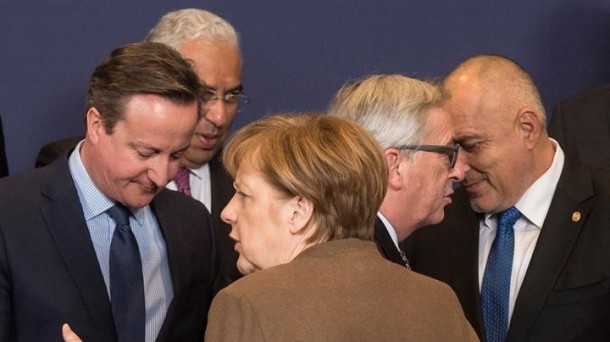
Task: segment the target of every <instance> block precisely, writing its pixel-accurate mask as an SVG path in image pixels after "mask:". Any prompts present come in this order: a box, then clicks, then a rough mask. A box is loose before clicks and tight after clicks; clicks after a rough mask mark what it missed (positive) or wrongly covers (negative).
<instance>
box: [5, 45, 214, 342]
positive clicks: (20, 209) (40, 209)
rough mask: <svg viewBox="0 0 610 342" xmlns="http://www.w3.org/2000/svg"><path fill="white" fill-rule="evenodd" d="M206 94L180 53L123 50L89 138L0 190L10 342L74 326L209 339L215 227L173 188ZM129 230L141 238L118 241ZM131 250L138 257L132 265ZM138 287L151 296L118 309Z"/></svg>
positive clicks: (93, 103)
mask: <svg viewBox="0 0 610 342" xmlns="http://www.w3.org/2000/svg"><path fill="white" fill-rule="evenodd" d="M202 92H203V87H202V85H201V83H200V80H199V78H198V77H197V74H196V73H195V71H194V70H193V69H192V68H191V66H190V64H189V62H187V61H186V60H185V59H184V58H183V57H182V56H181V55H180V54H179V53H178V52H176V51H175V50H173V49H171V48H170V47H168V46H166V45H164V44H160V43H148V42H147V43H137V44H131V45H126V46H124V47H121V48H118V49H116V50H114V51H113V52H112V54H111V55H110V56H109V57H108V58H107V59H106V60H105V61H104V62H103V63H102V64H100V65H99V66H98V67H97V68H96V70H95V72H94V74H93V76H92V78H91V82H90V88H89V91H88V95H87V107H88V109H87V112H86V136H85V139H84V140H83V141H82V142H80V143H79V144H78V145H77V146H76V148H75V149H73V150H72V151H70V152H68V153H67V154H65V155H64V156H62V157H60V159H59V160H57V161H56V162H54V163H53V164H51V165H50V166H47V167H44V168H39V169H36V170H35V171H33V172H31V173H28V174H23V175H15V176H12V177H7V178H4V179H2V180H0V340H2V341H57V340H60V339H61V336H62V326H63V325H64V324H65V323H67V324H69V326H70V327H71V328H72V329H73V330H74V331H75V332H76V333H77V334H78V335H79V336H80V337H82V339H83V340H85V341H87V342H92V341H104V342H105V341H117V340H125V339H121V338H120V337H119V336H123V335H124V331H125V324H123V323H125V322H129V324H128V325H127V330H130V329H131V330H136V332H135V333H136V334H137V335H139V336H141V338H138V339H129V340H133V341H155V340H156V341H202V339H203V333H204V330H205V324H206V316H207V311H208V309H209V305H210V303H211V300H212V297H213V280H214V278H215V270H214V264H215V260H214V255H215V252H214V237H213V235H212V230H211V219H210V215H209V213H208V211H207V210H206V209H205V207H204V206H203V205H202V204H201V203H200V202H198V201H195V200H193V199H191V198H188V197H186V196H184V195H183V194H180V193H178V192H175V191H171V190H167V189H165V185H166V184H167V183H168V182H169V181H170V180H171V179H172V178H174V176H175V174H176V172H177V170H178V167H179V161H180V157H181V156H182V154H183V153H184V151H186V149H187V148H188V147H189V143H190V139H191V137H192V134H193V130H194V128H195V125H196V123H197V122H198V120H199V118H200V116H201V111H202V109H201V103H200V99H201V98H202ZM114 208H120V211H121V212H123V213H124V215H125V216H124V217H125V218H126V220H127V224H126V223H124V221H122V222H121V220H120V219H117V216H116V215H113V210H114ZM127 226H128V227H129V229H127V230H126V231H127V232H128V233H127V235H124V236H127V237H129V236H131V238H124V239H123V240H120V239H117V234H118V232H119V228H121V231H125V229H124V228H125V227H127ZM115 227H116V229H115ZM129 232H131V233H129ZM123 234H124V233H123ZM117 241H127V242H123V244H121V243H119V244H118V245H116V243H117ZM117 246H118V247H117ZM125 246H127V247H128V250H129V251H130V255H131V256H134V255H137V256H135V257H132V258H130V259H129V260H128V261H126V260H123V259H122V258H121V257H122V256H124V255H126V253H122V252H121V253H119V252H117V251H125V250H126V249H125V248H126V247H125ZM115 247H116V248H115ZM117 248H123V249H117ZM116 260H118V261H116ZM123 265H129V266H130V267H131V266H133V265H136V266H137V267H138V268H137V270H140V269H141V271H134V272H131V274H128V276H132V275H137V278H140V280H139V281H135V282H133V281H132V282H130V283H129V285H125V286H122V287H120V288H118V291H119V292H116V291H115V290H116V289H117V286H116V285H117V284H120V283H121V281H123V279H126V278H125V275H123V276H122V277H121V276H119V277H117V275H116V274H117V271H116V270H122V269H123V268H121V267H124V266H123ZM130 270H134V268H133V267H132V268H130ZM140 272H141V274H140ZM136 288H140V289H142V290H143V291H141V292H139V293H140V294H142V293H143V295H142V296H132V297H129V296H124V295H123V297H125V298H126V299H124V300H123V301H119V300H118V299H117V298H119V295H118V294H119V293H125V291H129V290H131V289H136ZM121 290H122V292H121ZM115 295H116V297H115ZM133 307H136V308H138V310H132V309H131V308H133ZM132 312H135V314H134V315H133V316H130V315H132ZM126 315H127V316H126ZM118 317H126V318H124V319H119V318H118ZM136 322H141V323H142V324H141V326H137V327H136V328H133V327H132V326H131V324H133V325H135V324H136ZM65 328H67V326H66V327H65Z"/></svg>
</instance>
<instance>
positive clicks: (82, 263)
mask: <svg viewBox="0 0 610 342" xmlns="http://www.w3.org/2000/svg"><path fill="white" fill-rule="evenodd" d="M50 167H51V170H50V172H51V174H50V177H49V180H48V182H47V183H46V184H45V185H44V187H43V190H42V195H43V196H44V197H46V198H47V199H48V200H47V201H46V203H44V204H42V205H41V211H42V216H43V217H44V219H45V221H46V224H47V227H48V229H49V232H50V234H51V236H52V237H53V240H54V241H55V244H56V246H57V249H58V250H59V253H60V254H61V256H62V258H63V260H64V262H65V264H66V268H67V269H68V271H69V273H70V275H71V277H72V280H73V281H74V284H75V286H76V288H77V289H78V292H79V293H80V295H81V297H82V299H83V302H84V304H85V306H86V307H87V310H88V312H89V314H90V315H91V319H92V321H93V324H94V326H95V328H96V329H97V331H98V332H99V334H100V338H101V339H102V340H114V339H116V336H115V331H114V323H113V320H112V310H111V307H110V300H109V298H108V292H107V290H106V285H105V283H104V278H103V276H102V272H101V270H100V268H99V263H98V260H97V257H96V255H95V249H94V247H93V244H92V242H91V237H90V235H89V230H88V229H87V224H86V222H85V219H84V216H83V211H82V207H81V204H80V201H79V199H78V195H77V191H76V187H75V185H74V181H73V180H72V177H71V175H70V170H69V168H68V159H67V157H66V156H64V157H63V159H61V160H60V161H58V162H56V163H54V164H53V165H52V166H50Z"/></svg>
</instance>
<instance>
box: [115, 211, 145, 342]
mask: <svg viewBox="0 0 610 342" xmlns="http://www.w3.org/2000/svg"><path fill="white" fill-rule="evenodd" d="M107 212H108V215H110V217H112V219H113V220H114V222H115V223H116V228H115V229H114V235H113V236H112V243H111V244H110V299H111V304H112V316H113V318H114V326H115V328H116V331H117V337H118V341H119V342H132V341H134V342H135V341H144V336H145V331H146V328H145V321H146V307H145V304H144V280H143V276H142V260H141V259H140V251H139V250H138V242H137V241H136V237H135V236H134V235H133V232H132V231H131V227H130V226H129V215H130V212H129V209H127V208H126V207H125V206H123V205H121V204H116V205H114V206H113V207H112V208H110V209H108V211H107Z"/></svg>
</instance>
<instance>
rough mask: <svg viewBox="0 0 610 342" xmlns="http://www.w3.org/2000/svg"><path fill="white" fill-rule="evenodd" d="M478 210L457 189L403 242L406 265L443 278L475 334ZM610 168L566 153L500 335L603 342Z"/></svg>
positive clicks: (606, 334)
mask: <svg viewBox="0 0 610 342" xmlns="http://www.w3.org/2000/svg"><path fill="white" fill-rule="evenodd" d="M479 219H480V215H479V214H477V213H475V212H474V211H472V209H471V208H470V204H469V201H468V197H467V194H466V192H465V191H464V190H463V188H459V189H457V190H456V192H455V196H454V201H453V203H452V204H450V205H449V206H447V207H446V209H445V220H444V221H443V222H442V223H440V224H438V225H435V226H432V227H426V228H423V229H420V230H418V231H416V232H415V233H413V234H412V235H411V237H410V238H409V239H407V241H406V246H407V255H408V256H409V260H410V261H411V266H412V267H413V270H414V271H416V272H419V273H422V274H425V275H428V276H431V277H433V278H436V279H438V280H440V281H443V282H445V283H447V284H449V285H450V286H451V287H452V288H453V290H454V291H455V293H456V294H457V295H458V298H459V300H460V303H461V304H462V308H463V309H464V313H465V314H466V318H468V320H469V321H470V323H471V324H472V326H473V327H474V328H475V330H476V331H477V334H478V335H479V337H480V338H481V339H482V338H483V336H484V334H483V324H482V319H481V311H480V300H479V297H480V296H479V276H478V248H479ZM609 323H610V173H609V172H607V171H603V170H593V169H590V168H587V167H584V166H581V165H579V164H571V163H570V162H569V160H568V158H566V162H565V165H564V168H563V172H562V174H561V177H560V179H559V182H558V184H557V189H556V190H555V194H554V196H553V200H552V202H551V206H550V208H549V211H548V213H547V216H546V219H545V221H544V224H543V227H542V230H541V232H540V237H539V238H538V242H537V244H536V248H535V250H534V253H533V255H532V259H531V261H530V264H529V267H528V270H527V273H526V275H525V278H524V280H523V284H522V285H521V289H520V291H519V294H518V296H517V300H516V303H515V308H514V311H513V315H512V318H511V322H510V327H509V331H508V338H507V341H610V324H609Z"/></svg>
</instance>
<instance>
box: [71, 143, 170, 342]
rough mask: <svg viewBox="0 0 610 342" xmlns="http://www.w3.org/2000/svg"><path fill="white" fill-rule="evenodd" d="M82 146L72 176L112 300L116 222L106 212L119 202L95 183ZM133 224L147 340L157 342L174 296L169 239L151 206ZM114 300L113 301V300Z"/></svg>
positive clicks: (73, 157)
mask: <svg viewBox="0 0 610 342" xmlns="http://www.w3.org/2000/svg"><path fill="white" fill-rule="evenodd" d="M81 145H82V142H81V143H79V144H78V145H77V146H76V148H75V149H74V151H75V152H73V153H72V155H70V160H69V165H70V173H71V174H72V178H73V179H74V183H75V184H76V189H77V192H78V197H79V199H80V204H81V206H82V208H83V214H84V216H85V221H86V222H87V227H88V228H89V234H90V235H91V241H92V242H93V247H94V248H95V254H96V255H97V260H98V262H99V264H100V269H101V270H102V275H103V276H104V281H105V282H106V290H107V291H108V297H110V265H109V255H110V243H111V242H112V235H113V233H114V227H115V223H114V221H113V220H112V218H111V217H110V216H109V215H108V214H107V213H106V210H108V209H110V207H112V206H113V205H114V204H115V203H114V201H112V200H111V199H109V198H108V197H106V196H105V195H104V194H103V193H102V192H101V191H100V189H99V188H98V187H97V186H96V185H95V183H93V180H92V179H91V177H90V176H89V174H88V173H87V170H86V169H85V166H84V165H83V162H82V160H81V158H80V153H79V151H80V147H81ZM132 213H133V215H132V216H130V218H129V224H130V226H131V229H132V231H133V233H134V235H135V237H136V240H137V241H138V248H139V250H140V256H141V258H142V275H143V277H144V295H145V301H146V341H150V342H153V341H155V339H156V338H157V335H158V334H159V330H161V326H162V325H163V321H164V319H165V314H166V313H167V309H168V307H169V304H170V302H171V300H172V298H173V296H174V293H173V289H172V282H171V276H170V273H169V264H168V260H167V250H166V247H165V240H164V239H163V235H162V234H161V230H160V229H159V224H158V222H157V219H156V218H155V215H154V214H153V212H152V210H151V209H150V206H146V207H143V208H140V209H138V210H136V211H132ZM111 300H112V298H111Z"/></svg>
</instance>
